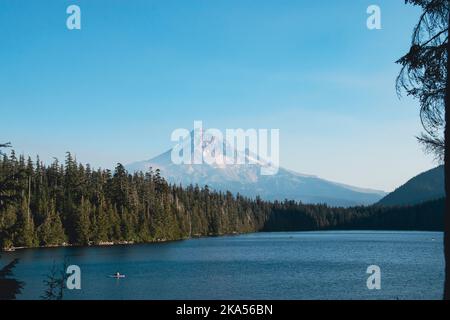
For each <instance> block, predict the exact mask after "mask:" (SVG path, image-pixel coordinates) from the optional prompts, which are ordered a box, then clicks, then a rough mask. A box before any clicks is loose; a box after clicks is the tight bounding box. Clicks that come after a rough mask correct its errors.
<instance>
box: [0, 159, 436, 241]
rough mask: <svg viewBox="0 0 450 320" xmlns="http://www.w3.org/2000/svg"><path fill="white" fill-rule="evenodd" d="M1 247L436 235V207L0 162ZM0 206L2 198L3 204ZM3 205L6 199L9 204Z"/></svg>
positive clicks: (71, 164)
mask: <svg viewBox="0 0 450 320" xmlns="http://www.w3.org/2000/svg"><path fill="white" fill-rule="evenodd" d="M0 184H2V186H1V189H0V191H1V197H0V245H1V248H11V247H35V246H57V245H64V244H66V245H67V244H73V245H94V244H110V243H130V242H132V243H137V242H157V241H169V240H179V239H186V238H190V237H200V236H217V235H225V234H237V233H247V232H257V231H293V230H296V231H304V230H324V229H382V230H388V229H396V230H442V228H443V214H444V202H443V200H438V201H433V202H428V203H424V204H421V205H417V206H413V207H381V206H370V207H353V208H332V207H328V206H326V205H307V204H302V203H298V202H295V201H288V200H286V201H284V202H277V201H275V202H267V201H263V200H261V199H259V198H257V199H249V198H245V197H242V196H240V195H232V194H231V193H230V192H226V193H223V192H215V191H212V190H210V189H209V188H208V186H204V187H199V186H189V187H181V186H177V185H173V184H169V183H167V182H166V181H165V180H164V179H163V178H162V177H161V175H160V172H159V170H156V171H152V170H151V168H149V171H148V172H145V173H144V172H140V173H134V174H130V173H128V172H127V171H126V170H125V168H124V167H123V165H121V164H118V165H117V166H116V168H115V170H114V171H113V172H112V171H110V170H102V169H97V170H94V169H92V168H91V167H90V166H89V165H82V164H80V163H78V162H77V161H76V160H75V159H74V158H73V156H72V155H71V154H70V153H67V154H66V158H65V161H64V163H60V162H59V161H58V160H56V159H55V161H54V162H53V163H52V164H50V165H44V164H43V163H42V162H41V161H40V160H39V159H36V160H35V161H32V160H31V159H30V158H27V159H26V158H25V157H24V156H22V155H21V156H18V157H17V156H16V154H15V153H14V151H12V152H11V154H10V155H9V156H8V155H5V154H3V155H2V156H1V157H0ZM2 199H9V201H5V200H2ZM11 199H14V200H13V201H11Z"/></svg>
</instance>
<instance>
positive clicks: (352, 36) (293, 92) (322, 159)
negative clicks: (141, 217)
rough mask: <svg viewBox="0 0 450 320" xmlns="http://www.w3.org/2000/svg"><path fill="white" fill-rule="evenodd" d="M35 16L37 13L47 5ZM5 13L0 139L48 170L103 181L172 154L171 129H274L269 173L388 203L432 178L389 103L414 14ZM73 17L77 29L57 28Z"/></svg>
mask: <svg viewBox="0 0 450 320" xmlns="http://www.w3.org/2000/svg"><path fill="white" fill-rule="evenodd" d="M42 3H45V5H43V4H42ZM326 3H327V4H328V5H324V3H323V2H322V3H321V4H320V5H319V4H316V3H313V2H311V1H298V0H297V1H294V0H286V1H268V0H262V1H260V4H259V5H258V7H255V6H254V2H253V1H251V0H244V1H242V0H240V1H237V0H234V1H224V0H218V1H214V2H211V1H206V0H193V1H189V2H186V1H181V0H174V1H170V2H167V1H144V0H133V1H130V3H129V5H127V6H122V5H121V4H120V1H105V0H96V1H86V0H84V1H60V2H55V1H49V0H45V1H40V3H38V2H31V3H27V4H26V5H23V4H20V3H19V2H17V1H14V0H3V1H2V2H1V3H0V40H1V41H2V45H3V46H4V48H8V49H7V50H0V70H1V72H0V88H1V89H0V108H1V111H2V125H1V126H0V139H1V140H0V142H7V141H11V143H12V144H13V147H14V149H15V150H16V152H17V153H23V154H25V155H31V156H32V157H34V156H35V155H37V154H39V156H40V158H41V159H42V160H43V161H44V162H46V163H50V162H51V161H52V158H53V157H58V158H59V159H60V160H63V158H64V153H65V152H66V151H71V152H72V153H73V154H75V155H76V156H77V159H78V160H79V161H80V162H83V163H90V164H91V165H92V166H93V167H103V168H113V167H114V165H115V163H117V162H121V163H123V164H128V163H132V162H135V161H140V160H147V159H151V158H153V157H156V156H158V155H159V154H161V153H163V152H165V151H167V150H168V149H170V148H171V147H173V145H174V143H173V142H171V141H170V135H171V133H172V131H173V130H175V129H177V128H186V129H192V126H193V122H194V121H195V120H202V121H203V123H204V126H205V128H218V129H220V130H223V131H225V129H226V128H233V129H235V128H243V129H248V128H267V129H272V128H277V129H280V148H281V154H280V165H281V166H282V167H284V168H286V169H290V170H293V171H296V172H300V173H305V174H312V175H317V176H319V177H321V178H325V179H328V180H331V181H336V182H340V183H345V184H349V185H354V186H358V187H364V188H372V189H378V190H384V191H392V190H394V189H395V188H397V187H398V186H400V185H401V184H403V183H404V182H406V181H407V180H409V179H410V178H412V177H413V176H415V175H417V174H419V173H421V172H423V171H425V170H428V169H430V168H432V167H435V166H437V164H436V163H434V162H433V159H432V157H430V156H427V155H424V154H423V152H422V150H421V147H420V145H419V144H418V143H417V141H416V139H415V136H417V135H419V134H420V132H421V126H420V120H419V115H418V110H419V108H418V103H417V102H416V101H412V100H410V99H408V98H406V97H403V98H402V99H401V100H399V99H398V97H397V95H396V92H395V78H396V76H397V74H398V71H399V69H400V67H399V66H398V65H396V64H395V61H396V60H397V59H398V58H400V57H401V56H402V55H403V54H404V53H405V52H406V51H407V50H408V48H409V42H410V36H411V32H412V29H413V27H414V25H415V23H416V22H417V18H418V16H419V11H418V9H415V8H411V7H410V6H406V5H404V1H392V0H380V1H378V2H377V4H378V5H379V6H380V8H381V10H382V30H373V31H370V30H368V29H367V28H366V19H367V17H368V15H367V13H366V9H367V7H368V6H369V5H371V4H372V3H371V1H365V0H362V1H352V2H345V3H338V2H336V1H334V0H333V1H332V0H328V1H326ZM70 4H77V5H79V6H80V8H81V11H82V29H81V30H73V31H69V30H67V28H66V26H65V22H66V18H67V14H66V8H67V6H68V5H70Z"/></svg>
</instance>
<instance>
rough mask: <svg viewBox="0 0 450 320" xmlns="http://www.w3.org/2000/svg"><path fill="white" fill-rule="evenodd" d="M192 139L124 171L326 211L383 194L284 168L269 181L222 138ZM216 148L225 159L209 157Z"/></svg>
mask: <svg viewBox="0 0 450 320" xmlns="http://www.w3.org/2000/svg"><path fill="white" fill-rule="evenodd" d="M196 139H198V136H196V135H194V134H193V133H191V135H190V136H188V137H187V138H185V139H184V140H182V141H181V142H180V143H178V144H177V145H175V146H174V148H173V149H170V150H169V151H167V152H165V153H163V154H161V155H159V156H157V157H155V158H152V159H150V160H146V161H140V162H135V163H131V164H129V165H127V166H126V168H127V169H128V171H130V172H136V171H144V172H145V171H148V170H149V168H150V167H152V168H153V170H156V169H159V170H160V171H161V175H162V176H163V177H164V178H166V179H167V180H168V181H169V182H171V183H176V184H181V185H183V186H187V185H189V184H193V185H195V184H198V185H199V186H204V185H208V187H210V188H211V189H215V190H221V191H227V190H228V191H231V192H232V193H240V194H242V195H245V196H249V197H256V196H258V195H259V196H260V197H261V198H262V199H265V200H280V201H282V200H284V199H289V200H297V201H302V202H303V203H326V204H328V205H330V206H354V205H368V204H372V203H375V202H377V201H379V200H380V199H381V198H383V197H384V196H385V195H386V193H385V192H383V191H378V190H371V189H362V188H357V187H353V186H349V185H345V184H340V183H336V182H331V181H327V180H324V179H321V178H319V177H317V176H313V175H306V174H300V173H297V172H293V171H291V170H287V169H284V168H279V169H278V171H277V173H276V174H274V175H262V174H261V171H262V169H263V168H266V169H267V168H268V167H269V168H270V166H269V162H268V161H267V160H264V159H261V157H258V156H256V155H255V154H254V153H251V152H250V151H249V150H248V149H245V151H244V152H240V151H238V150H236V149H235V148H233V149H232V150H231V152H229V151H230V145H229V144H228V142H227V141H225V140H222V139H221V138H217V137H215V136H205V135H203V134H202V135H201V140H200V141H196ZM195 141H196V142H197V148H196V147H195ZM221 144H222V146H223V150H228V152H227V154H225V155H222V154H220V153H216V152H215V151H214V150H217V149H215V148H214V147H216V146H218V145H221ZM178 150H183V151H185V150H189V151H190V156H191V157H190V158H191V159H193V157H194V154H195V153H196V152H197V153H198V154H197V157H199V156H200V157H203V158H205V159H206V158H207V159H209V163H206V162H205V161H203V162H202V163H201V164H185V163H182V164H176V163H174V161H173V154H174V153H175V154H179V152H178ZM180 154H183V152H181V153H180ZM230 155H231V157H235V158H236V157H238V156H241V157H243V158H244V159H245V163H244V164H228V163H231V162H232V161H230ZM175 162H177V161H175Z"/></svg>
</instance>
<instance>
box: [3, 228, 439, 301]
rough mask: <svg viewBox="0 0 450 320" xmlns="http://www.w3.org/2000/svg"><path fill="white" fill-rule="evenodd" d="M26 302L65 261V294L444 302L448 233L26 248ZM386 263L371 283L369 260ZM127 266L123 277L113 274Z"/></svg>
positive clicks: (21, 254)
mask: <svg viewBox="0 0 450 320" xmlns="http://www.w3.org/2000/svg"><path fill="white" fill-rule="evenodd" d="M1 256H2V257H1V260H0V265H1V266H3V265H4V264H5V263H6V262H7V261H9V260H10V259H12V258H20V263H19V265H18V266H17V268H16V269H15V273H14V274H15V276H16V278H17V279H19V280H21V281H24V282H25V288H24V291H23V293H22V294H21V295H20V296H19V299H39V297H40V296H41V295H42V293H43V292H44V289H45V287H44V284H43V280H44V278H45V275H46V274H48V273H49V271H50V269H51V267H52V265H53V263H54V262H56V263H57V264H58V265H61V264H62V262H63V261H64V259H65V258H66V259H67V260H68V262H69V264H76V265H78V266H79V267H80V268H81V290H70V291H69V290H66V295H65V298H66V299H440V298H441V295H442V291H443V281H444V257H443V234H442V233H441V232H383V231H378V232H377V231H328V232H283V233H255V234H246V235H239V236H230V237H216V238H201V239H192V240H185V241H178V242H170V243H157V244H138V245H128V246H110V247H66V248H48V249H47V248H45V249H26V250H18V251H16V252H9V253H8V252H6V253H2V254H1ZM370 265H378V266H379V267H380V268H381V290H369V289H368V288H367V285H366V281H367V278H368V277H369V274H367V273H366V270H367V267H368V266H370ZM117 271H119V272H120V273H122V274H125V275H126V278H125V279H113V278H109V277H108V275H111V274H113V273H115V272H117Z"/></svg>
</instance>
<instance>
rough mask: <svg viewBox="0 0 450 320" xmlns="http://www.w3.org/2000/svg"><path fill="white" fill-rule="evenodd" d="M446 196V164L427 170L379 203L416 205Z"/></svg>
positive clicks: (385, 204)
mask: <svg viewBox="0 0 450 320" xmlns="http://www.w3.org/2000/svg"><path fill="white" fill-rule="evenodd" d="M443 197H445V185H444V166H443V165H442V166H438V167H436V168H434V169H431V170H428V171H425V172H423V173H421V174H419V175H417V176H415V177H414V178H412V179H410V180H409V181H407V182H406V183H405V184H403V185H402V186H400V187H399V188H397V189H396V190H395V191H393V192H391V193H389V194H388V195H387V196H386V197H384V198H383V199H381V200H380V201H379V202H378V203H377V204H378V205H383V206H404V205H415V204H419V203H422V202H425V201H430V200H436V199H440V198H443Z"/></svg>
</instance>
